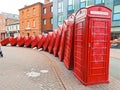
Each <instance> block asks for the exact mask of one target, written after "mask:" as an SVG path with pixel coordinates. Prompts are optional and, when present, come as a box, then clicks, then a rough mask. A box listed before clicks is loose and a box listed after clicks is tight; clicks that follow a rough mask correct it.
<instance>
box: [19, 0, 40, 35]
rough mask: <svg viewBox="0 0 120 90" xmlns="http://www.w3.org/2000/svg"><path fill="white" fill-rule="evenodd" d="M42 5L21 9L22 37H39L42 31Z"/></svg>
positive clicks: (37, 4)
mask: <svg viewBox="0 0 120 90" xmlns="http://www.w3.org/2000/svg"><path fill="white" fill-rule="evenodd" d="M41 11H42V3H40V2H38V3H35V4H32V5H29V6H25V7H24V8H21V9H19V15H20V17H19V18H20V35H21V36H31V35H39V34H41V30H42V27H41V26H42V23H41V21H42V20H41V17H42V13H41Z"/></svg>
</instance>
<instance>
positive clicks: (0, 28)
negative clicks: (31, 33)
mask: <svg viewBox="0 0 120 90" xmlns="http://www.w3.org/2000/svg"><path fill="white" fill-rule="evenodd" d="M0 30H2V27H1V26H0ZM8 30H9V29H8Z"/></svg>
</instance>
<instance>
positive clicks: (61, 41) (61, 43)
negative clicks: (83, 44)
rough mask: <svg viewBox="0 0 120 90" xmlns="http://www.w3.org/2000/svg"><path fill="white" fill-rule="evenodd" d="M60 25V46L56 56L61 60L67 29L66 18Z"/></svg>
mask: <svg viewBox="0 0 120 90" xmlns="http://www.w3.org/2000/svg"><path fill="white" fill-rule="evenodd" d="M62 27H63V30H62V35H61V40H60V47H59V52H58V57H59V59H60V60H61V61H63V58H64V49H65V48H64V46H65V36H66V31H67V20H64V22H63V25H62Z"/></svg>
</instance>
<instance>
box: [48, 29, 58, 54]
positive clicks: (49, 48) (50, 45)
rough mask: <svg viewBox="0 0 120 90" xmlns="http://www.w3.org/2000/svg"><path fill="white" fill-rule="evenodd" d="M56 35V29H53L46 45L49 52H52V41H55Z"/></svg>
mask: <svg viewBox="0 0 120 90" xmlns="http://www.w3.org/2000/svg"><path fill="white" fill-rule="evenodd" d="M56 35H57V30H54V32H53V35H52V37H51V40H50V44H49V46H48V52H49V53H52V52H53V47H54V42H55V38H56Z"/></svg>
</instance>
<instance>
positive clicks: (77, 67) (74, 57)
mask: <svg viewBox="0 0 120 90" xmlns="http://www.w3.org/2000/svg"><path fill="white" fill-rule="evenodd" d="M110 28H111V10H110V9H109V8H107V7H105V6H101V5H96V6H90V7H87V8H82V9H80V10H78V11H77V12H76V14H72V15H70V16H69V17H68V19H67V20H64V22H63V24H62V25H60V26H58V28H57V29H56V30H54V31H53V32H49V33H48V34H43V35H40V36H30V37H17V38H12V37H10V38H7V39H5V40H3V41H2V42H1V44H2V45H6V44H7V43H10V44H11V45H12V46H14V45H18V46H26V47H32V48H33V47H37V48H38V49H39V48H43V49H44V50H45V51H48V52H50V53H53V54H54V55H55V56H58V57H59V59H60V60H61V61H63V62H64V64H65V66H66V67H67V69H73V70H74V75H75V76H76V77H77V78H78V79H79V80H80V81H81V82H82V83H83V84H84V85H91V84H98V83H108V82H109V48H110Z"/></svg>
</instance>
